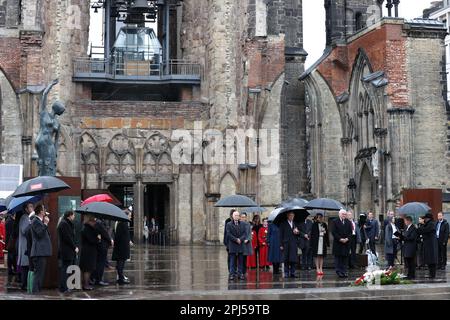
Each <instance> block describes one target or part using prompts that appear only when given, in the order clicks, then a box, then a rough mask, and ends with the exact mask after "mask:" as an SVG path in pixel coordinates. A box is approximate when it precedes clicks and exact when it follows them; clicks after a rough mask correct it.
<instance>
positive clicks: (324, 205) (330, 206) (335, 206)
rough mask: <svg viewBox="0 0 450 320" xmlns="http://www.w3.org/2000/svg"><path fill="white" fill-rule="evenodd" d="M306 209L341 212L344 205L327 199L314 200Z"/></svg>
mask: <svg viewBox="0 0 450 320" xmlns="http://www.w3.org/2000/svg"><path fill="white" fill-rule="evenodd" d="M304 208H305V209H322V210H329V211H339V210H341V209H344V205H343V204H342V203H340V202H339V201H336V200H333V199H327V198H319V199H314V200H311V201H310V202H308V204H307V205H306V206H305V207H304Z"/></svg>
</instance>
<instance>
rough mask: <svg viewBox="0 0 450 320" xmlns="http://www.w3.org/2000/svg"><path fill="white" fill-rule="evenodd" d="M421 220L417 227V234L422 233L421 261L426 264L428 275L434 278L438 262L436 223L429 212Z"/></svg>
mask: <svg viewBox="0 0 450 320" xmlns="http://www.w3.org/2000/svg"><path fill="white" fill-rule="evenodd" d="M421 222H422V223H421V224H420V225H419V228H417V234H419V235H422V239H423V259H424V261H423V262H424V264H426V265H428V272H429V277H430V278H431V279H434V278H435V277H436V265H437V262H438V241H437V238H436V223H435V222H434V221H433V215H432V214H431V213H427V214H426V215H425V216H423V220H422V221H421Z"/></svg>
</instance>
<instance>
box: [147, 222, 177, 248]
mask: <svg viewBox="0 0 450 320" xmlns="http://www.w3.org/2000/svg"><path fill="white" fill-rule="evenodd" d="M148 243H149V244H152V245H157V246H163V247H165V246H175V245H177V244H178V233H177V229H175V228H174V227H168V228H166V229H163V230H160V231H157V232H154V233H150V234H149V239H148Z"/></svg>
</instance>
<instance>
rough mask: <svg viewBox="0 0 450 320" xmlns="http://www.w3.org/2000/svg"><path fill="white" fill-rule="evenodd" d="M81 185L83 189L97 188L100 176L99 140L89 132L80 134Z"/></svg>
mask: <svg viewBox="0 0 450 320" xmlns="http://www.w3.org/2000/svg"><path fill="white" fill-rule="evenodd" d="M80 153H81V185H82V187H83V189H96V188H98V186H99V178H100V157H99V150H98V145H97V142H96V141H95V138H94V137H93V136H92V135H91V134H90V133H89V132H83V133H82V134H81V136H80Z"/></svg>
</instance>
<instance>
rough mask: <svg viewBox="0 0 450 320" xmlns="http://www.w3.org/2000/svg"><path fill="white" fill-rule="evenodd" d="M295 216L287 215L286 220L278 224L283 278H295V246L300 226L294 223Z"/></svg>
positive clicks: (291, 213)
mask: <svg viewBox="0 0 450 320" xmlns="http://www.w3.org/2000/svg"><path fill="white" fill-rule="evenodd" d="M294 216H295V214H294V213H293V212H288V213H287V220H286V221H283V222H282V223H281V224H280V250H281V251H282V253H283V262H284V277H285V278H288V277H291V278H296V277H297V276H296V275H295V266H296V264H297V245H298V238H299V235H300V226H299V225H298V223H297V222H295V221H294Z"/></svg>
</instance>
